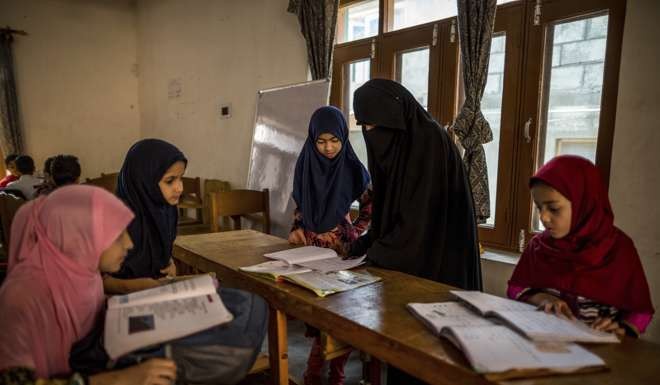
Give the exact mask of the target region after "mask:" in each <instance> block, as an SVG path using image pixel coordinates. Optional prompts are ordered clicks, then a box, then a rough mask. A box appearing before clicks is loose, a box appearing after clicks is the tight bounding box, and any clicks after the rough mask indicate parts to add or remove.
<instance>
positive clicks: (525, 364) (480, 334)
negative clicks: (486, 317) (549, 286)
mask: <svg viewBox="0 0 660 385" xmlns="http://www.w3.org/2000/svg"><path fill="white" fill-rule="evenodd" d="M446 330H450V331H451V334H452V335H453V336H454V337H455V338H456V340H458V341H459V342H460V344H461V349H463V351H464V352H465V353H466V356H467V358H468V360H469V361H470V363H471V364H472V367H473V368H474V370H475V371H477V372H479V373H498V372H504V371H508V370H524V369H552V370H553V371H559V372H571V371H575V370H578V369H580V368H584V367H591V366H602V365H605V362H604V361H603V360H602V359H601V358H600V357H598V356H596V355H595V354H593V353H591V352H589V351H588V350H586V349H584V348H582V347H581V346H579V345H576V344H572V343H567V344H548V343H545V344H534V343H532V342H531V341H529V340H527V339H525V338H524V337H522V336H521V335H519V334H517V333H516V332H514V331H512V330H510V329H508V328H507V327H505V326H486V327H452V328H449V329H446Z"/></svg>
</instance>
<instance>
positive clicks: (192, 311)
mask: <svg viewBox="0 0 660 385" xmlns="http://www.w3.org/2000/svg"><path fill="white" fill-rule="evenodd" d="M233 318H234V317H233V315H232V314H231V313H230V312H229V311H228V310H227V308H226V307H225V305H224V304H223V303H222V300H221V299H220V296H219V295H218V293H217V291H216V287H215V283H214V280H213V278H212V277H211V276H209V275H200V276H196V277H194V278H191V279H188V280H183V281H178V282H175V283H171V284H168V285H164V286H160V287H156V288H153V289H148V290H142V291H138V292H135V293H131V294H128V295H120V296H113V297H110V298H109V299H108V311H107V313H106V316H105V330H104V338H105V349H106V351H107V352H108V355H109V356H110V358H112V359H117V358H118V357H121V356H122V355H124V354H126V353H129V352H132V351H134V350H137V349H141V348H144V347H147V346H151V345H155V344H158V343H162V342H165V341H169V340H173V339H176V338H180V337H185V336H187V335H190V334H193V333H197V332H199V331H202V330H205V329H208V328H211V327H213V326H216V325H220V324H223V323H226V322H230V321H231V320H232V319H233Z"/></svg>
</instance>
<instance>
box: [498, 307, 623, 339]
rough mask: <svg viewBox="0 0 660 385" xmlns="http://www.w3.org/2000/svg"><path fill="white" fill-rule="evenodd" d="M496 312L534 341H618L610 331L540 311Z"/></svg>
mask: <svg viewBox="0 0 660 385" xmlns="http://www.w3.org/2000/svg"><path fill="white" fill-rule="evenodd" d="M496 313H497V315H498V316H499V317H500V318H502V319H504V320H506V321H507V322H509V323H510V324H511V325H513V326H514V327H515V328H517V329H518V330H520V331H521V332H523V333H524V334H525V335H527V336H528V337H529V338H531V339H533V340H534V341H572V342H586V343H618V342H619V339H618V338H617V337H616V336H615V335H614V334H612V333H605V332H601V331H598V330H594V329H591V328H590V327H589V326H587V325H585V324H584V323H582V322H580V321H578V320H574V321H573V320H568V319H565V318H560V317H557V316H556V315H554V314H548V313H545V312H542V311H523V312H520V311H506V310H504V311H497V312H496Z"/></svg>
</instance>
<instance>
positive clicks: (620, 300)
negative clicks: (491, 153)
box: [507, 155, 654, 336]
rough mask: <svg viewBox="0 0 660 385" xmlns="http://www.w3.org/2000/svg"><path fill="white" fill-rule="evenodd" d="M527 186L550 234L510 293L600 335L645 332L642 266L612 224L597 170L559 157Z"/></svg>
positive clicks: (531, 253)
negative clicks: (587, 327) (592, 329)
mask: <svg viewBox="0 0 660 385" xmlns="http://www.w3.org/2000/svg"><path fill="white" fill-rule="evenodd" d="M529 185H530V188H531V190H532V197H533V199H534V203H535V204H536V207H537V208H538V210H539V217H540V220H541V222H542V223H543V226H544V227H545V230H544V231H543V232H542V233H540V234H539V235H537V236H535V237H534V238H532V240H531V241H530V242H529V244H528V245H527V248H526V249H525V252H524V253H523V255H522V256H521V257H520V261H519V262H518V265H517V266H516V269H515V270H514V272H513V276H512V277H511V280H510V281H509V287H508V291H507V294H508V296H509V297H510V298H513V299H518V300H520V301H524V302H528V303H530V304H533V305H536V306H539V307H541V308H543V309H544V310H545V311H546V312H552V313H555V314H557V315H559V316H564V317H567V318H571V319H574V318H577V319H580V320H582V321H584V322H585V323H587V324H589V325H590V326H591V327H592V328H594V329H597V330H602V331H606V332H612V333H616V334H617V335H619V336H623V335H624V334H627V335H631V336H638V335H639V334H640V333H643V332H644V331H645V329H646V327H647V326H648V324H649V323H650V322H651V318H652V317H653V313H654V309H653V305H652V303H651V297H650V293H649V287H648V284H647V282H646V277H645V275H644V269H643V267H642V264H641V262H640V259H639V256H638V255H637V250H636V249H635V246H634V244H633V241H632V240H631V239H630V238H629V237H628V236H627V235H626V234H625V233H624V232H623V231H621V230H620V229H618V228H617V227H615V226H614V214H613V213H612V209H611V207H610V202H609V199H608V196H607V189H606V187H605V184H604V183H603V180H602V179H601V177H600V174H599V171H598V169H597V168H596V166H594V165H593V164H592V163H591V162H590V161H588V160H586V159H584V158H581V157H578V156H572V155H564V156H559V157H556V158H554V159H553V160H551V161H550V162H548V163H547V164H546V165H545V166H543V167H542V168H541V169H539V171H538V172H537V173H536V175H534V176H533V177H532V178H531V179H530V183H529Z"/></svg>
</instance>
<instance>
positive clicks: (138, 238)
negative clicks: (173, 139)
mask: <svg viewBox="0 0 660 385" xmlns="http://www.w3.org/2000/svg"><path fill="white" fill-rule="evenodd" d="M177 161H182V162H184V163H186V164H187V163H188V161H187V160H186V157H185V156H184V155H183V153H182V152H181V151H179V149H178V148H176V147H174V146H173V145H171V144H169V143H167V142H165V141H162V140H160V139H144V140H141V141H139V142H137V143H135V144H134V145H133V147H131V148H130V150H128V153H127V154H126V159H124V164H123V166H122V167H121V171H120V172H119V177H118V180H117V196H119V198H121V199H122V200H123V201H124V202H125V203H126V205H127V206H128V207H130V208H131V210H133V213H135V219H133V222H131V224H130V225H129V226H128V233H129V234H130V236H131V239H132V240H133V244H134V247H133V249H132V250H130V251H129V252H128V255H126V259H125V260H124V263H123V265H122V268H121V270H120V271H119V272H118V273H116V274H115V276H116V277H119V278H159V277H161V276H162V274H161V272H160V271H161V270H162V269H164V268H165V267H167V265H168V264H169V262H170V258H171V257H172V245H173V244H174V238H176V226H177V221H178V219H179V214H178V211H177V208H176V206H172V205H170V204H169V203H167V201H166V200H165V198H164V197H163V194H162V193H161V191H160V187H159V186H158V182H160V180H161V179H162V177H163V175H164V174H165V172H166V171H167V169H168V168H170V166H172V165H173V164H174V163H175V162H177Z"/></svg>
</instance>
